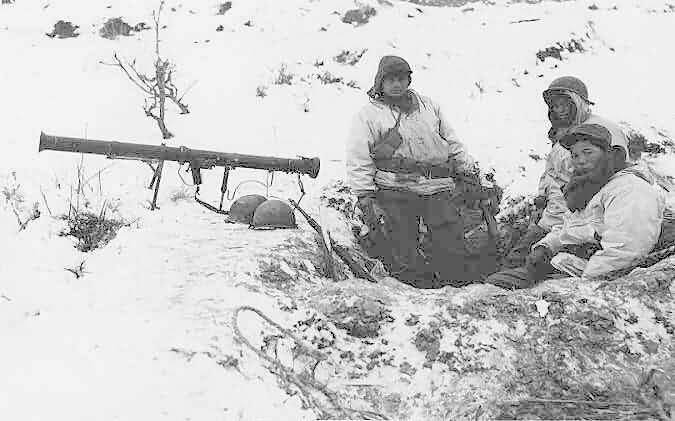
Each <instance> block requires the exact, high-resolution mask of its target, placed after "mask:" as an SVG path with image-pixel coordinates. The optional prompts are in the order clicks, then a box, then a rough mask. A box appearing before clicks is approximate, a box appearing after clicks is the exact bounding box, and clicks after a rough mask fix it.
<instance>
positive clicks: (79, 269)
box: [64, 260, 87, 279]
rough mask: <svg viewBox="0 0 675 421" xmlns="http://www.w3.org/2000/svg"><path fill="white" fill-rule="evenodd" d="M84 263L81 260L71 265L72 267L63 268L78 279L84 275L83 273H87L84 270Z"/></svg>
mask: <svg viewBox="0 0 675 421" xmlns="http://www.w3.org/2000/svg"><path fill="white" fill-rule="evenodd" d="M84 263H85V261H84V260H82V261H81V262H80V264H79V265H77V266H73V267H72V268H64V269H65V270H67V271H68V272H70V273H72V274H73V275H75V279H80V278H81V277H83V276H84V274H85V273H87V272H86V271H85V270H84Z"/></svg>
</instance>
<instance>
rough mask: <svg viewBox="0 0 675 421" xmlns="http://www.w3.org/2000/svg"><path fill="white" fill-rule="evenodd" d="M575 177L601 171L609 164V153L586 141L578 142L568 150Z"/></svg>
mask: <svg viewBox="0 0 675 421" xmlns="http://www.w3.org/2000/svg"><path fill="white" fill-rule="evenodd" d="M570 153H571V154H572V165H573V166H574V173H575V174H576V175H584V174H589V173H591V172H593V171H601V170H602V169H604V168H605V167H607V165H608V164H609V153H608V152H607V151H605V150H604V149H602V148H600V147H598V146H596V145H594V144H592V143H591V142H589V141H587V140H580V141H578V142H576V143H575V144H573V145H572V147H571V148H570Z"/></svg>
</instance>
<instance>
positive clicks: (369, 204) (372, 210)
mask: <svg viewBox="0 0 675 421" xmlns="http://www.w3.org/2000/svg"><path fill="white" fill-rule="evenodd" d="M357 206H358V207H359V209H360V210H361V212H362V213H363V218H364V220H365V221H364V222H365V223H366V225H368V228H370V229H374V230H377V231H380V232H381V233H382V234H383V235H384V236H385V237H386V236H387V233H388V232H389V227H388V224H387V214H386V213H385V212H384V209H382V207H381V206H380V205H379V204H378V203H377V200H376V199H375V195H365V196H361V197H359V200H358V202H357Z"/></svg>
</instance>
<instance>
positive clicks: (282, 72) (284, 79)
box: [274, 64, 295, 85]
mask: <svg viewBox="0 0 675 421" xmlns="http://www.w3.org/2000/svg"><path fill="white" fill-rule="evenodd" d="M294 77H295V75H294V74H293V73H291V72H289V71H288V68H287V67H286V65H285V64H282V65H281V67H280V68H279V72H278V73H277V77H276V79H275V80H274V84H275V85H290V84H291V83H292V82H293V78H294Z"/></svg>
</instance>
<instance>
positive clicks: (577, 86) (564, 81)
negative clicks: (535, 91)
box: [544, 76, 593, 105]
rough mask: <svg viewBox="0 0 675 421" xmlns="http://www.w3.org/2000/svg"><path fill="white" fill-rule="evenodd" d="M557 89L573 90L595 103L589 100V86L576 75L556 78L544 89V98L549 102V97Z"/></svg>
mask: <svg viewBox="0 0 675 421" xmlns="http://www.w3.org/2000/svg"><path fill="white" fill-rule="evenodd" d="M555 91H571V92H574V93H576V94H577V95H579V96H580V97H581V98H582V99H583V100H584V101H586V102H588V103H589V104H591V105H592V104H593V102H591V101H589V100H588V88H586V85H585V84H584V82H582V81H581V80H580V79H579V78H576V77H574V76H563V77H559V78H557V79H555V80H554V81H553V82H551V84H550V85H549V86H548V89H547V90H545V91H544V100H546V102H547V103H548V97H549V96H550V95H551V94H553V93H555Z"/></svg>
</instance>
